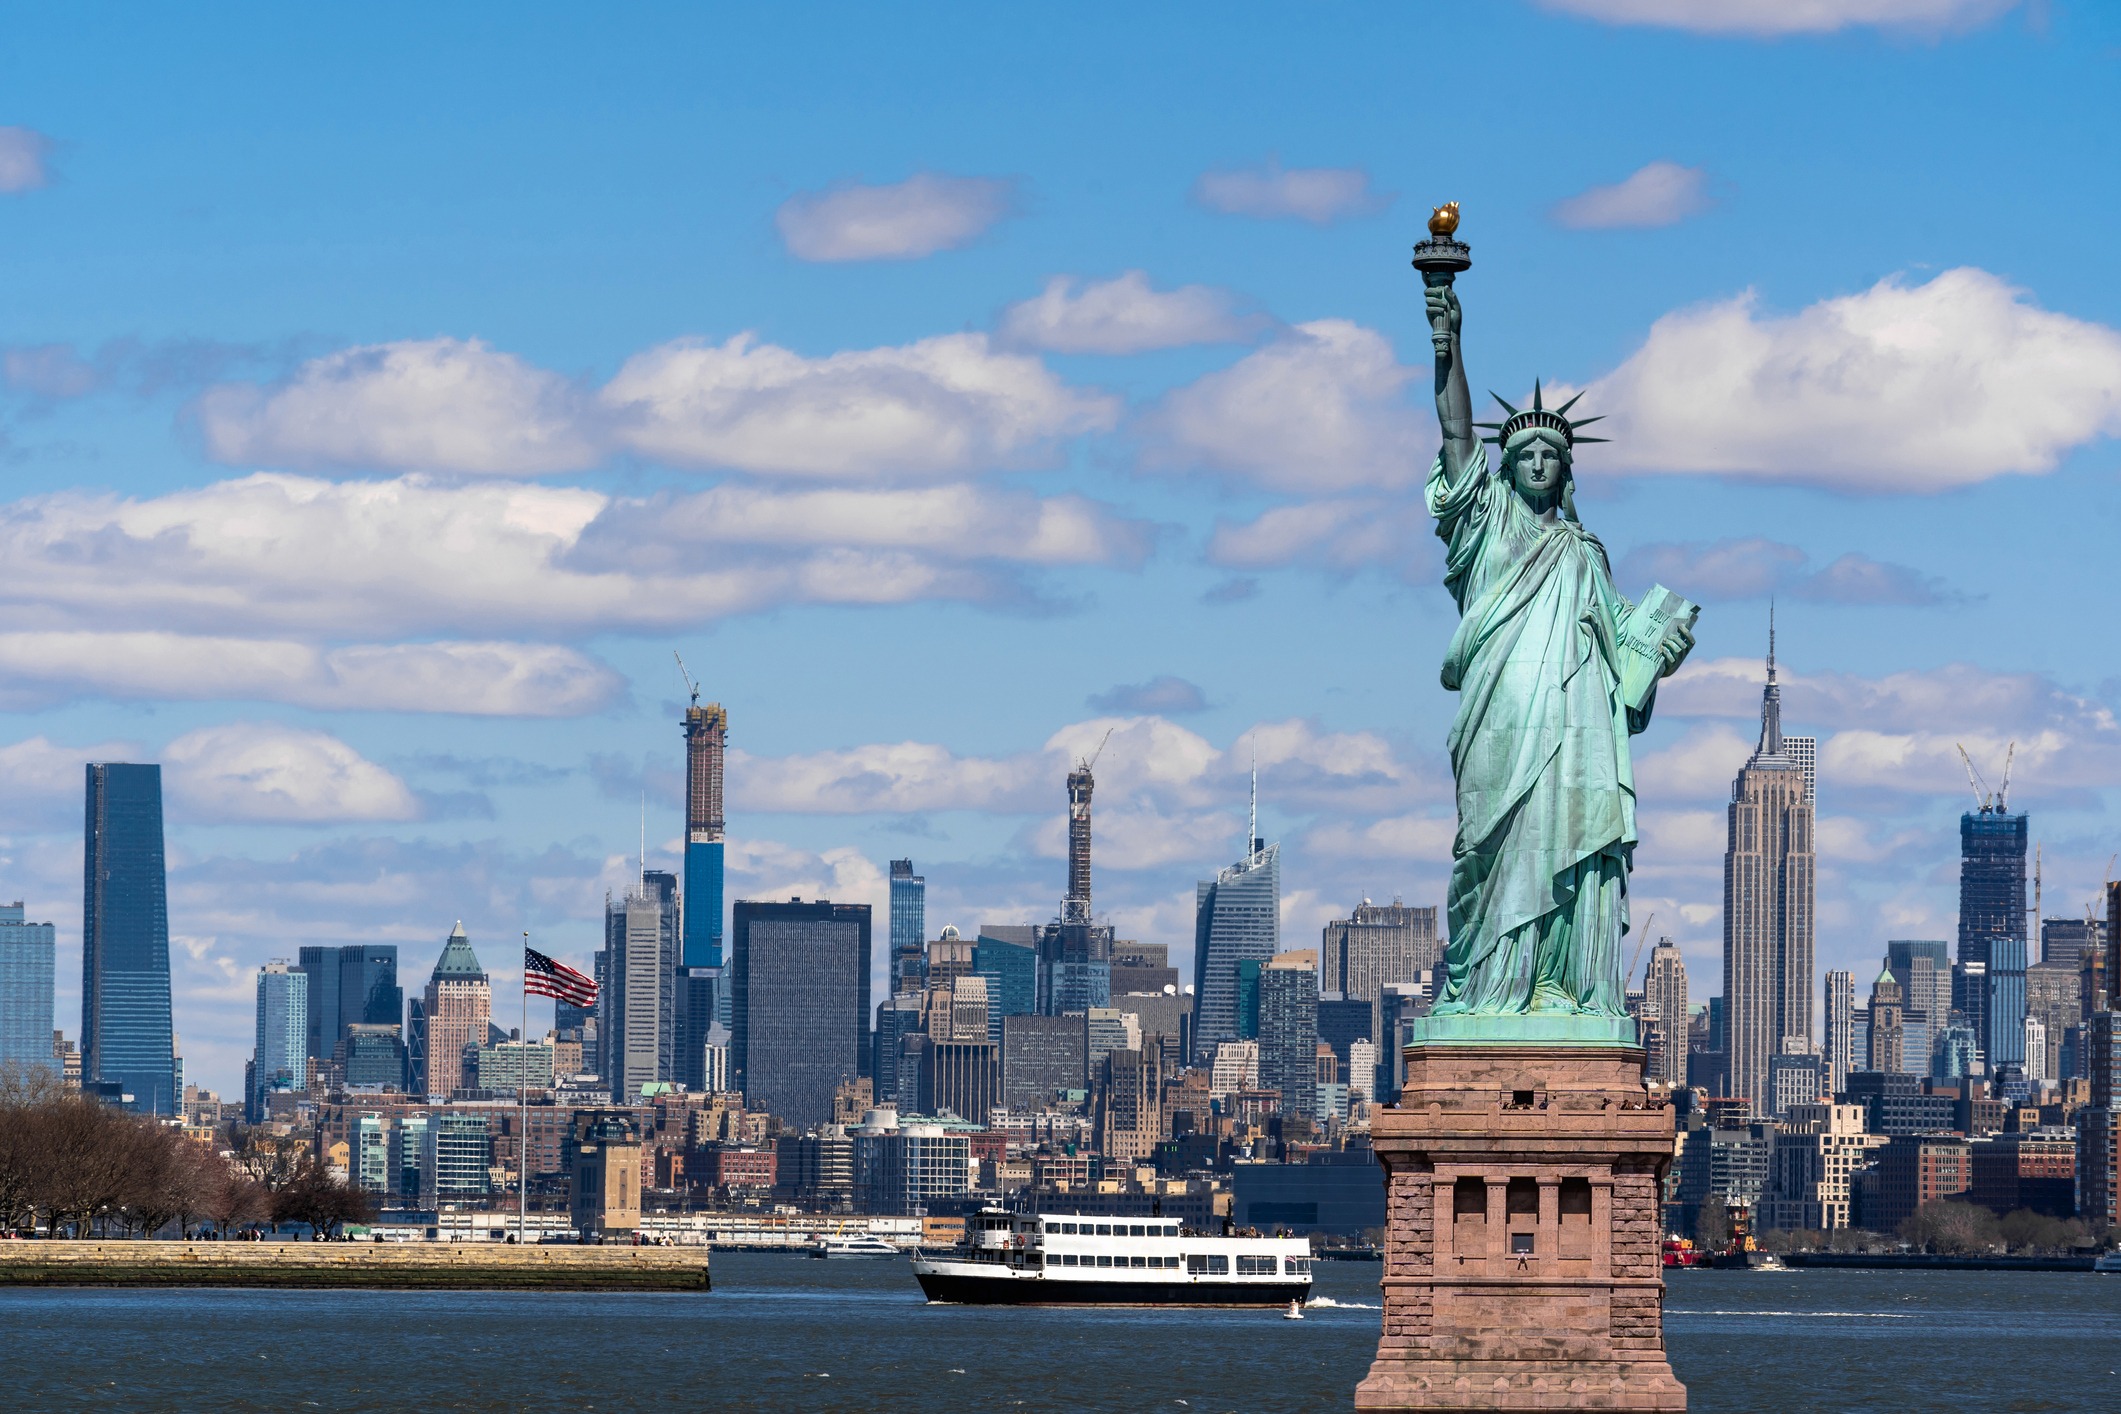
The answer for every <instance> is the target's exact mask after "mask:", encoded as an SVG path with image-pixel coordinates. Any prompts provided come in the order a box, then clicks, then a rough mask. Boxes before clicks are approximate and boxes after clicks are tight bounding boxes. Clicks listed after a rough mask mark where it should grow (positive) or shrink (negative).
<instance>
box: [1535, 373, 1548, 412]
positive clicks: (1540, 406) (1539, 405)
mask: <svg viewBox="0 0 2121 1414" xmlns="http://www.w3.org/2000/svg"><path fill="white" fill-rule="evenodd" d="M1532 411H1534V412H1545V411H1546V405H1545V404H1544V403H1542V402H1540V401H1539V380H1538V379H1537V378H1534V379H1533V380H1532Z"/></svg>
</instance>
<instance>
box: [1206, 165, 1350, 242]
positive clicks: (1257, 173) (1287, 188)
mask: <svg viewBox="0 0 2121 1414" xmlns="http://www.w3.org/2000/svg"><path fill="white" fill-rule="evenodd" d="M1193 200H1194V201H1196V202H1197V203H1199V204H1200V205H1202V206H1205V207H1207V208H1208V209H1209V210H1210V211H1220V212H1222V213H1223V214H1224V215H1227V216H1252V217H1257V218H1260V219H1262V220H1275V219H1292V220H1297V221H1309V222H1310V223H1311V224H1312V225H1314V226H1326V225H1331V224H1332V223H1333V222H1336V221H1346V220H1349V219H1351V218H1354V217H1358V216H1375V215H1378V214H1380V213H1381V212H1383V211H1384V210H1385V209H1386V208H1387V207H1389V206H1390V205H1391V204H1392V198H1391V197H1390V196H1389V195H1387V194H1385V193H1383V192H1377V191H1372V190H1371V188H1370V174H1369V173H1368V172H1365V171H1363V170H1362V169H1361V168H1360V167H1284V166H1282V165H1281V163H1279V162H1277V161H1271V160H1270V161H1268V162H1266V163H1264V164H1262V165H1261V166H1258V167H1239V168H1232V169H1229V170H1224V171H1215V172H1203V173H1201V175H1200V177H1199V179H1198V180H1196V181H1195V182H1194V183H1193Z"/></svg>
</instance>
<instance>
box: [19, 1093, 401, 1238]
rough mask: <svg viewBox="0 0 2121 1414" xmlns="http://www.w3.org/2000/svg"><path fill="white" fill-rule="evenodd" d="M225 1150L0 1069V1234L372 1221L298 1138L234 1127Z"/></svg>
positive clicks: (224, 1229) (317, 1227)
mask: <svg viewBox="0 0 2121 1414" xmlns="http://www.w3.org/2000/svg"><path fill="white" fill-rule="evenodd" d="M231 1138H232V1140H233V1142H232V1144H231V1146H230V1148H229V1150H228V1151H226V1152H224V1151H222V1150H221V1149H218V1148H214V1147H210V1146H209V1145H206V1144H201V1143H199V1142H198V1141H196V1140H194V1139H192V1138H190V1137H188V1136H187V1135H186V1134H185V1133H184V1132H183V1131H182V1130H180V1129H178V1128H176V1127H174V1126H171V1125H168V1124H163V1123H159V1122H157V1121H155V1120H153V1119H151V1118H148V1117H146V1116H142V1115H135V1114H129V1113H127V1112H125V1111H123V1110H117V1109H112V1108H111V1107H110V1106H108V1105H105V1104H103V1103H101V1102H100V1101H97V1100H94V1099H91V1098H88V1097H85V1096H83V1095H81V1094H79V1093H74V1092H68V1091H66V1090H65V1089H64V1088H63V1087H62V1086H61V1085H60V1084H59V1082H58V1080H57V1079H56V1078H54V1077H53V1076H52V1075H51V1074H50V1072H48V1071H46V1070H44V1069H42V1068H27V1069H25V1068H20V1067H0V1232H9V1233H20V1234H23V1235H26V1236H38V1235H42V1236H48V1237H154V1236H158V1235H162V1234H165V1233H167V1234H170V1235H173V1236H177V1237H191V1236H193V1235H195V1234H204V1233H211V1234H213V1235H216V1236H227V1235H229V1234H232V1233H236V1232H241V1231H245V1230H249V1229H255V1228H257V1227H260V1226H263V1225H264V1224H267V1223H272V1224H275V1225H277V1224H280V1223H299V1224H303V1225H305V1226H307V1227H309V1228H310V1229H311V1230H312V1231H313V1232H315V1233H316V1234H317V1235H319V1236H329V1235H332V1234H334V1233H335V1232H337V1231H338V1229H339V1228H340V1227H342V1226H343V1225H344V1224H346V1223H349V1222H368V1221H373V1219H374V1217H375V1209H374V1205H373V1203H371V1202H370V1200H369V1198H368V1195H367V1194H365V1193H363V1192H361V1191H360V1190H359V1189H357V1188H349V1187H347V1186H346V1185H344V1184H342V1183H340V1182H339V1181H338V1180H337V1179H336V1178H334V1177H333V1176H332V1174H331V1171H330V1170H329V1169H328V1168H327V1167H326V1166H325V1165H324V1164H322V1163H321V1162H319V1161H318V1159H317V1158H316V1156H315V1154H314V1153H313V1152H312V1151H311V1150H310V1147H309V1145H308V1143H307V1142H306V1141H304V1140H301V1139H298V1138H295V1137H293V1136H288V1135H275V1134H270V1133H268V1132H266V1131H264V1130H260V1129H241V1128H239V1129H238V1130H237V1131H236V1132H235V1133H234V1134H233V1135H232V1136H231Z"/></svg>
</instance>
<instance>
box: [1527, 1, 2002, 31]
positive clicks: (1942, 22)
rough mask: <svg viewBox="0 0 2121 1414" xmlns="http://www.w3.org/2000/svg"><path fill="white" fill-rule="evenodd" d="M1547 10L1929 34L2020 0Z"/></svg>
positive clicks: (1716, 26)
mask: <svg viewBox="0 0 2121 1414" xmlns="http://www.w3.org/2000/svg"><path fill="white" fill-rule="evenodd" d="M1539 3H1540V4H1542V5H1543V6H1545V7H1546V8H1547V9H1549V10H1558V11H1561V12H1563V13H1566V14H1572V15H1581V16H1583V17H1584V18H1586V19H1592V20H1603V21H1605V22H1606V23H1608V24H1621V25H1654V26H1658V27H1661V28H1665V29H1680V30H1689V31H1692V32H1693V33H1695V34H1742V35H1753V36H1758V37H1763V38H1766V37H1772V36H1776V35H1789V34H1832V33H1834V32H1835V31H1837V30H1844V29H1854V28H1857V27H1874V28H1878V29H1895V30H1909V31H1914V32H1916V33H1925V34H1946V33H1957V32H1960V31H1964V30H1970V29H1975V28H1978V27H1979V26H1981V25H1984V24H1987V23H1988V22H1989V21H1991V20H1993V19H1995V18H1997V17H1998V16H2000V15H2002V14H2004V13H2006V12H2007V11H2009V10H2012V9H2015V8H2016V7H2017V4H2018V0H1539Z"/></svg>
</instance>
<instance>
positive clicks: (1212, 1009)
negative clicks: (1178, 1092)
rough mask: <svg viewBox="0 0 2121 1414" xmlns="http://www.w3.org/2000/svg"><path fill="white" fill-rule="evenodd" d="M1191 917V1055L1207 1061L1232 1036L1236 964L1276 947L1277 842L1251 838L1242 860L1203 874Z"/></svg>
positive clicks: (1237, 1032) (1237, 1031) (1260, 959)
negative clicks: (1210, 875) (1205, 876)
mask: <svg viewBox="0 0 2121 1414" xmlns="http://www.w3.org/2000/svg"><path fill="white" fill-rule="evenodd" d="M1197 894H1198V897H1197V899H1196V903H1195V910H1194V921H1193V1008H1194V1010H1193V1061H1194V1064H1196V1065H1206V1064H1208V1063H1210V1062H1212V1061H1213V1060H1214V1059H1215V1048H1216V1047H1217V1046H1220V1045H1221V1044H1222V1043H1223V1042H1225V1041H1235V1040H1237V1039H1238V1038H1239V1037H1240V1036H1241V1035H1242V1034H1243V1032H1242V1030H1241V1028H1240V1025H1239V1015H1240V1010H1241V1009H1240V1007H1239V1004H1238V966H1239V964H1241V963H1245V962H1257V963H1265V962H1266V961H1267V960H1268V959H1269V958H1271V957H1273V956H1274V955H1275V954H1276V953H1277V952H1279V951H1281V947H1280V943H1281V846H1280V845H1278V844H1268V843H1267V842H1266V841H1264V840H1261V839H1254V840H1253V841H1252V849H1251V853H1250V854H1249V855H1248V856H1247V857H1246V858H1245V859H1244V860H1243V861H1241V862H1239V863H1237V864H1233V865H1231V866H1230V867H1229V868H1227V869H1224V870H1221V871H1219V872H1218V873H1217V874H1216V876H1215V877H1214V878H1213V879H1203V880H1201V881H1200V887H1199V889H1198V891H1197Z"/></svg>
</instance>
